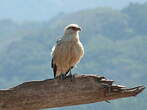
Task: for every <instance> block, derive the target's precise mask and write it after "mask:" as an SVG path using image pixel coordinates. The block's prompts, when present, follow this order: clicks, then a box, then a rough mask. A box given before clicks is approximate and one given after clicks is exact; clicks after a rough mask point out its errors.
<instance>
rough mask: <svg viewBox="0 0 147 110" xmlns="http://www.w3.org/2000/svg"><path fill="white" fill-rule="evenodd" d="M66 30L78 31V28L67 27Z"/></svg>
mask: <svg viewBox="0 0 147 110" xmlns="http://www.w3.org/2000/svg"><path fill="white" fill-rule="evenodd" d="M68 29H72V30H75V31H76V30H78V28H77V27H69V28H68Z"/></svg>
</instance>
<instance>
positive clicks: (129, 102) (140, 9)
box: [0, 0, 147, 110]
mask: <svg viewBox="0 0 147 110" xmlns="http://www.w3.org/2000/svg"><path fill="white" fill-rule="evenodd" d="M70 23H77V24H79V25H80V26H81V27H82V28H83V31H82V32H81V33H80V39H81V41H82V42H83V45H84V47H85V56H84V58H83V59H82V60H81V62H80V64H78V65H77V67H76V68H75V69H74V70H73V72H74V73H83V74H90V73H94V74H98V75H103V76H106V77H108V78H109V79H113V80H115V81H116V83H117V84H122V85H126V86H128V87H134V86H138V85H145V86H146V85H147V0H119V1H118V0H109V1H107V0H81V1H78V0H71V1H69V0H42V1H41V0H13V1H10V0H0V89H6V88H9V87H13V86H16V85H18V84H20V83H22V82H26V81H31V80H44V79H48V78H53V73H52V70H51V68H50V62H51V56H50V52H51V49H52V46H53V45H54V44H55V42H56V40H57V39H58V38H59V37H61V36H62V35H63V28H64V26H66V25H67V24H70ZM146 102H147V90H145V91H144V92H143V93H142V94H140V95H139V96H137V97H135V98H134V97H133V98H127V99H119V100H114V101H111V104H108V103H106V102H101V103H95V104H85V105H79V106H70V107H62V108H55V109H50V110H108V109H109V110H146V109H147V104H146Z"/></svg>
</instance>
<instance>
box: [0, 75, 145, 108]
mask: <svg viewBox="0 0 147 110" xmlns="http://www.w3.org/2000/svg"><path fill="white" fill-rule="evenodd" d="M144 89H145V87H144V86H138V87H135V88H129V89H128V88H126V87H124V86H121V85H114V84H113V81H112V80H108V79H106V78H105V77H101V76H96V75H75V76H74V79H73V80H72V81H71V80H70V78H67V79H65V80H60V79H47V80H43V81H31V82H25V83H23V84H20V85H18V86H16V87H14V88H10V89H8V90H0V110H40V109H44V108H54V107H63V106H71V105H79V104H88V103H95V102H101V101H105V100H113V99H118V98H125V97H130V96H136V95H137V94H139V93H140V92H142V91H143V90H144Z"/></svg>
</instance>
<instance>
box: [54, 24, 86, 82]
mask: <svg viewBox="0 0 147 110" xmlns="http://www.w3.org/2000/svg"><path fill="white" fill-rule="evenodd" d="M80 31H81V27H80V26H79V25H77V24H69V25H67V26H66V27H65V28H64V34H63V36H62V37H61V38H60V39H59V40H57V42H56V45H55V46H53V48H52V52H51V55H52V61H51V67H52V69H53V73H54V78H57V77H60V78H61V79H65V77H66V76H67V74H68V73H69V72H70V74H69V75H70V76H72V74H71V69H72V68H74V67H75V65H76V64H77V63H79V62H80V60H81V58H82V57H83V55H84V47H83V44H82V43H81V41H80V38H79V32H80Z"/></svg>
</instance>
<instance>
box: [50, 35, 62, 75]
mask: <svg viewBox="0 0 147 110" xmlns="http://www.w3.org/2000/svg"><path fill="white" fill-rule="evenodd" d="M61 43H62V39H61V38H60V39H58V40H57V41H56V45H55V46H54V47H53V50H52V51H53V52H52V56H53V57H52V61H51V67H52V68H53V72H54V77H56V72H57V65H56V64H55V63H54V51H55V49H56V47H58V46H59V45H60V44H61Z"/></svg>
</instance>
